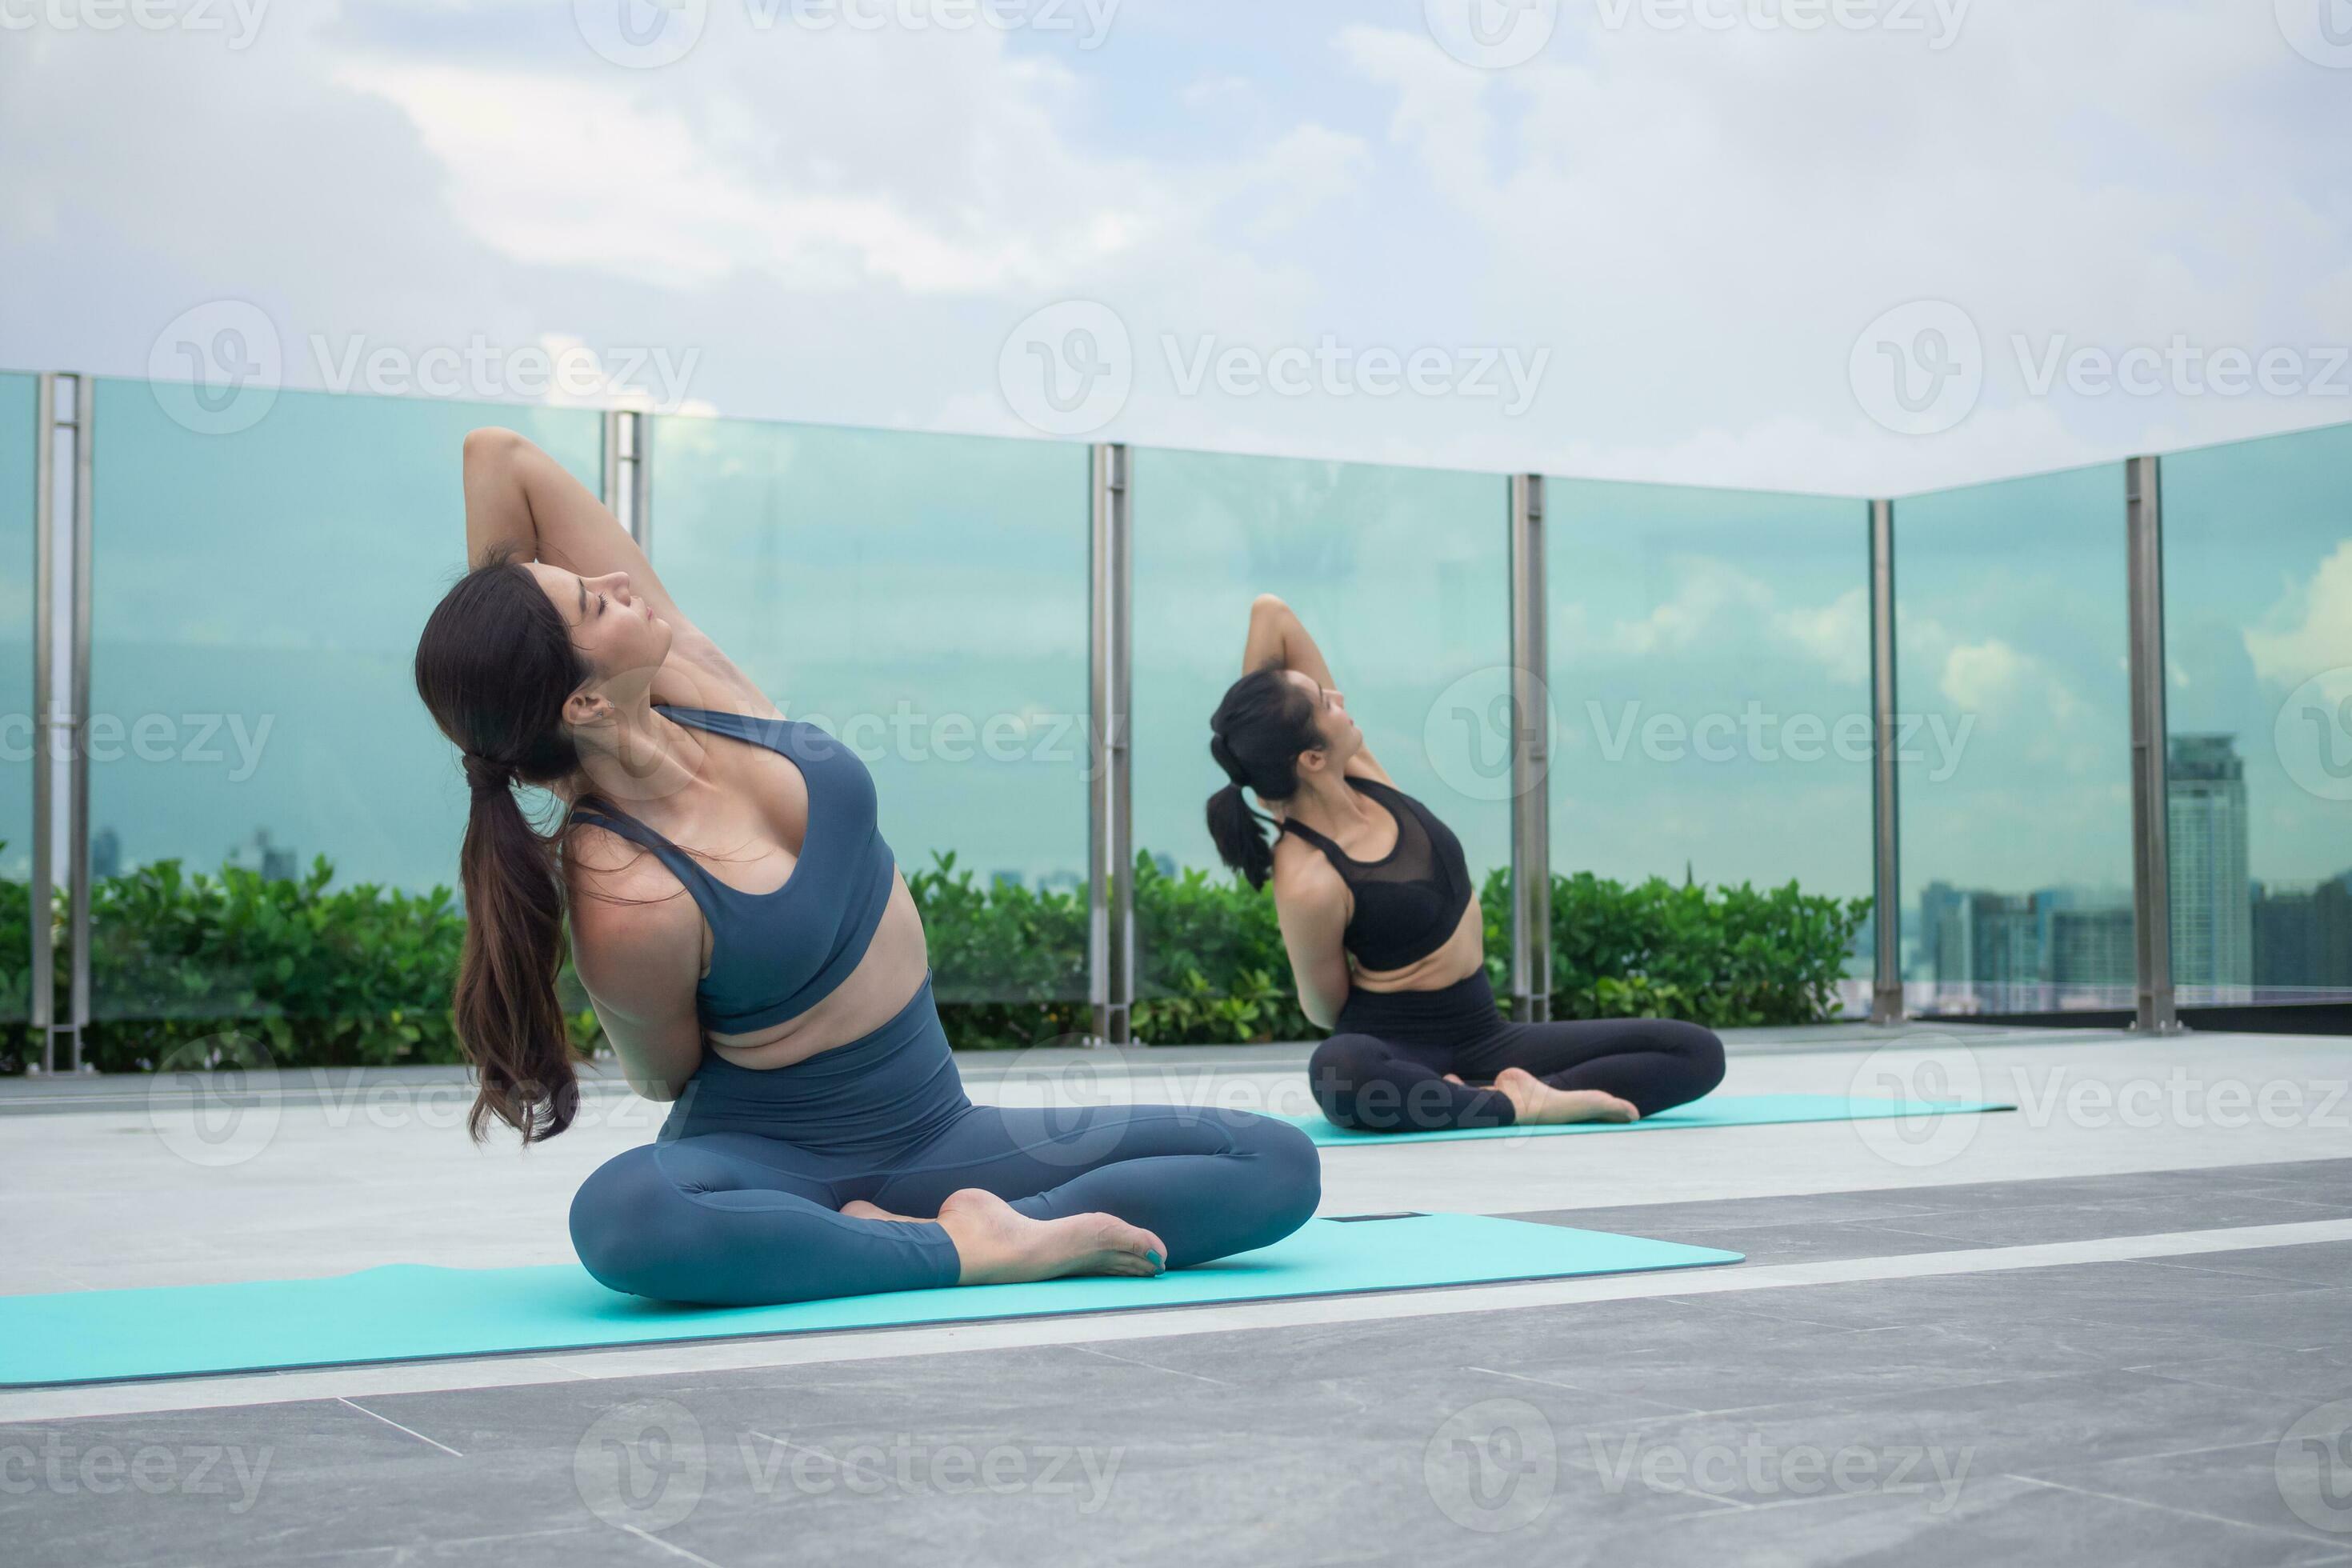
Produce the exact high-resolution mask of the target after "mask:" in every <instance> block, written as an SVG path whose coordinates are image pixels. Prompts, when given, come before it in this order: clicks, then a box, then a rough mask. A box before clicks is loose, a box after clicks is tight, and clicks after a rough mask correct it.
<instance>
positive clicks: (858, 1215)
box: [841, 1198, 928, 1225]
mask: <svg viewBox="0 0 2352 1568" xmlns="http://www.w3.org/2000/svg"><path fill="white" fill-rule="evenodd" d="M841 1212H842V1213H844V1214H845V1215H848V1216H849V1217H850V1218H852V1219H890V1220H897V1221H898V1223H899V1224H900V1225H923V1224H926V1223H928V1222H927V1221H925V1220H924V1219H923V1218H922V1217H921V1216H920V1215H911V1214H892V1213H891V1212H890V1211H889V1210H888V1209H886V1208H884V1207H882V1206H881V1205H879V1204H869V1203H867V1202H866V1200H865V1199H864V1198H852V1199H850V1200H849V1201H848V1202H847V1203H845V1204H844V1205H841Z"/></svg>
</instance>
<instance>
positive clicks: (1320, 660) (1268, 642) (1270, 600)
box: [1242, 594, 1395, 784]
mask: <svg viewBox="0 0 2352 1568" xmlns="http://www.w3.org/2000/svg"><path fill="white" fill-rule="evenodd" d="M1268 664H1275V665H1278V666H1280V667H1281V668H1284V669H1295V670H1297V672H1298V673H1299V674H1301V675H1303V676H1305V677H1307V679H1309V680H1311V681H1313V682H1314V683H1315V684H1316V685H1318V686H1319V687H1321V688H1323V689H1325V690H1326V691H1328V690H1331V689H1334V688H1336V687H1337V686H1338V685H1339V682H1338V681H1336V680H1334V679H1332V678H1331V666H1330V664H1329V662H1328V661H1327V660H1326V659H1325V658H1324V657H1323V650H1322V649H1321V648H1320V647H1317V646H1316V644H1315V639H1314V637H1311V636H1309V635H1308V634H1307V627H1306V626H1305V625H1304V624H1302V623H1301V622H1300V620H1299V619H1298V613H1297V611H1295V610H1293V609H1292V608H1291V607H1290V606H1289V605H1286V604H1285V603H1283V602H1282V600H1280V599H1279V598H1277V597H1276V596H1275V595H1272V594H1260V595H1258V596H1257V598H1256V599H1255V601H1253V602H1252V603H1251V605H1250V619H1249V640H1248V641H1246V642H1245V643H1244V644H1243V645H1242V673H1243V674H1244V675H1246V674H1248V673H1249V672H1250V671H1251V670H1254V669H1263V668H1265V667H1266V666H1267V665H1268ZM1348 772H1349V773H1354V774H1356V775H1357V776H1358V777H1360V778H1371V779H1378V780H1379V781H1380V782H1381V783H1382V784H1393V783H1394V782H1395V781H1394V780H1392V779H1391V778H1390V777H1389V774H1388V770H1387V769H1386V768H1383V767H1382V766H1381V764H1380V761H1379V759H1378V758H1376V757H1374V756H1373V755H1372V748H1371V743H1370V740H1369V739H1368V740H1367V741H1366V742H1365V744H1364V749H1363V750H1362V751H1360V752H1357V753H1356V754H1355V755H1354V756H1352V757H1350V758H1349V759H1348Z"/></svg>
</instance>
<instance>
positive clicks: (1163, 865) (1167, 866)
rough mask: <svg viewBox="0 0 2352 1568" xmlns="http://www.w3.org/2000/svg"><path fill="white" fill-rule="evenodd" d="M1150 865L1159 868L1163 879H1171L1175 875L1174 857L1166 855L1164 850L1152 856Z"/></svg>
mask: <svg viewBox="0 0 2352 1568" xmlns="http://www.w3.org/2000/svg"><path fill="white" fill-rule="evenodd" d="M1151 863H1152V864H1153V865H1154V866H1157V867H1159V868H1160V875H1161V876H1163V877H1173V876H1175V875H1176V857H1175V856H1173V855H1171V854H1169V853H1167V852H1166V851H1165V850H1162V851H1161V852H1160V853H1159V854H1156V855H1154V856H1152V858H1151Z"/></svg>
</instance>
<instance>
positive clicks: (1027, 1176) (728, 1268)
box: [572, 981, 1322, 1306]
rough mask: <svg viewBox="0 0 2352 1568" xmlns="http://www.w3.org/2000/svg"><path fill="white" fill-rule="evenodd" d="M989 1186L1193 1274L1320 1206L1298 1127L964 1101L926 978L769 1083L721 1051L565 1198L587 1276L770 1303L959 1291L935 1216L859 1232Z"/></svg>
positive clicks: (644, 1288) (1141, 1109)
mask: <svg viewBox="0 0 2352 1568" xmlns="http://www.w3.org/2000/svg"><path fill="white" fill-rule="evenodd" d="M964 1187H979V1188H982V1189H983V1190H985V1191H987V1192H991V1193H994V1194H996V1195H997V1196H999V1197H1001V1198H1004V1199H1006V1200H1008V1201H1009V1202H1010V1203H1011V1204H1012V1205H1013V1208H1014V1209H1015V1210H1016V1211H1017V1212H1019V1213H1021V1214H1024V1215H1028V1216H1030V1217H1031V1218H1033V1219H1061V1218H1066V1217H1067V1216H1069V1215H1080V1214H1088V1213H1095V1212H1101V1213H1105V1214H1111V1215H1118V1217H1119V1218H1120V1219H1123V1220H1126V1221H1127V1222H1128V1223H1129V1224H1130V1225H1138V1226H1143V1227H1144V1228H1145V1229H1147V1230H1150V1231H1151V1232H1152V1233H1153V1234H1155V1235H1157V1236H1158V1237H1160V1240H1161V1241H1162V1242H1164V1243H1165V1244H1166V1245H1167V1248H1168V1258H1167V1264H1168V1267H1169V1268H1184V1267H1185V1266H1187V1265H1189V1264H1194V1263H1204V1262H1207V1261H1208V1260H1209V1259H1211V1258H1224V1257H1227V1256H1230V1255H1231V1254H1234V1253H1237V1252H1248V1251H1252V1250H1254V1249H1255V1248H1257V1247H1267V1246H1271V1245H1272V1244H1273V1243H1275V1242H1276V1241H1279V1240H1281V1239H1282V1238H1283V1237H1286V1236H1287V1235H1289V1234H1290V1233H1291V1232H1292V1231H1294V1230H1296V1229H1297V1228H1298V1227H1299V1226H1302V1225H1304V1224H1305V1223H1306V1222H1307V1218H1308V1216H1310V1215H1313V1214H1314V1212H1315V1205H1316V1204H1317V1203H1318V1201H1319V1200H1320V1198H1321V1196H1322V1173H1321V1167H1320V1165H1319V1164H1318V1159H1317V1155H1316V1151H1315V1146H1314V1144H1313V1143H1312V1142H1309V1141H1308V1139H1307V1134H1306V1133H1304V1132H1302V1131H1299V1130H1298V1129H1297V1128H1296V1127H1294V1126H1292V1125H1290V1124H1289V1123H1288V1122H1285V1121H1274V1120H1272V1119H1270V1118H1267V1117H1263V1116H1256V1115H1253V1114H1250V1113H1249V1112H1246V1111H1235V1110H1200V1109H1192V1108H1187V1107H1180V1106H1166V1105H1108V1106H1101V1105H1097V1106H1086V1107H1081V1108H1076V1109H1059V1110H1057V1109H1051V1108H1045V1109H1039V1108H1024V1109H1007V1108H1002V1107H997V1106H983V1105H974V1104H972V1103H971V1101H970V1100H967V1099H966V1098H965V1097H964V1093H963V1086H962V1083H961V1079H959V1078H958V1076H957V1074H956V1070H955V1062H954V1059H953V1058H952V1057H951V1056H950V1054H949V1050H948V1044H947V1037H946V1035H945V1033H944V1031H942V1030H941V1028H940V1022H939V1014H938V1010H937V1008H936V1007H935V1006H934V1005H932V1000H931V994H930V985H929V982H928V981H926V982H925V984H924V985H923V988H922V990H921V991H919V993H918V994H916V996H915V998H914V1000H913V1001H912V1002H910V1003H908V1006H907V1010H906V1011H905V1012H902V1013H901V1014H900V1015H899V1016H898V1017H897V1018H895V1019H893V1020H892V1021H891V1022H890V1023H889V1024H887V1025H885V1026H883V1027H882V1028H881V1029H879V1030H877V1031H876V1032H875V1033H874V1034H872V1035H869V1036H867V1037H866V1038H865V1039H862V1040H858V1041H856V1042H854V1043H853V1044H850V1045H847V1046H843V1047H838V1048H836V1049H834V1050H829V1051H824V1052H822V1053H820V1054H818V1055H817V1056H814V1057H812V1058H808V1059H807V1060H806V1061H803V1062H799V1063H795V1064H794V1065H793V1066H792V1067H788V1068H774V1069H772V1070H768V1071H758V1070H754V1069H751V1068H740V1067H736V1066H734V1065H732V1064H730V1063H728V1062H724V1061H720V1060H719V1059H718V1058H716V1057H710V1058H706V1059H705V1061H704V1063H703V1065H702V1067H701V1068H700V1069H699V1070H698V1071H697V1072H696V1074H695V1076H694V1079H692V1081H691V1082H689V1083H688V1087H687V1093H686V1094H685V1095H684V1096H682V1097H681V1098H680V1100H679V1101H678V1103H677V1106H676V1107H674V1108H673V1109H672V1110H671V1113H670V1116H669V1119H668V1121H667V1123H666V1124H665V1125H664V1127H663V1129H662V1132H661V1135H660V1137H659V1138H657V1139H656V1141H655V1142H652V1143H649V1144H646V1145H644V1146H642V1147H640V1148H635V1149H631V1150H629V1151H628V1152H625V1153H623V1154H620V1155H617V1156H615V1157H614V1158H613V1159H612V1160H609V1161H607V1162H606V1163H604V1165H602V1166H600V1167H598V1169H597V1170H596V1171H595V1172H594V1173H593V1174H591V1175H590V1176H589V1178H588V1180H587V1181H586V1183H584V1184H583V1185H582V1186H581V1189H580V1192H579V1194H578V1195H576V1196H575V1197H574V1198H573V1199H572V1245H573V1247H575V1248H576V1249H577V1250H578V1252H579V1254H580V1260H581V1262H582V1263H583V1264H584V1265H586V1267H587V1268H588V1271H589V1273H591V1274H593V1275H594V1276H595V1277H596V1279H599V1280H601V1281H602V1282H604V1284H605V1285H607V1286H610V1287H611V1288H612V1289H615V1290H621V1291H625V1292H627V1293H629V1294H631V1295H635V1296H646V1297H651V1298H654V1299H656V1300H665V1301H684V1302H694V1303H699V1304H704V1305H709V1306H758V1305H765V1304H768V1303H772V1302H779V1301H805V1300H813V1299H814V1298H818V1297H826V1296H856V1295H864V1294H866V1293H868V1292H872V1291H877V1290H910V1289H922V1288H926V1287H929V1286H937V1285H952V1284H954V1283H955V1282H956V1278H957V1274H958V1271H959V1269H960V1268H961V1263H960V1260H959V1259H958V1258H957V1256H956V1250H955V1244H954V1243H953V1242H952V1241H950V1239H949V1237H948V1235H947V1232H946V1231H945V1230H944V1229H942V1228H941V1227H940V1226H939V1224H938V1223H937V1222H936V1221H933V1220H929V1219H925V1220H923V1221H922V1222H921V1223H918V1224H904V1223H900V1222H898V1221H895V1220H878V1219H856V1218H852V1217H850V1216H848V1215H843V1214H842V1213H840V1212H839V1211H840V1208H841V1205H844V1204H845V1203H848V1202H851V1201H852V1200H854V1199H864V1200H865V1201H866V1202H868V1203H871V1204H875V1205H879V1206H880V1207H882V1208H885V1209H888V1210H890V1211H892V1212H893V1213H897V1214H908V1215H936V1214H938V1213H939V1210H940V1202H941V1200H942V1199H944V1198H946V1197H947V1195H948V1194H950V1193H952V1192H955V1191H957V1190H959V1189H961V1188H964Z"/></svg>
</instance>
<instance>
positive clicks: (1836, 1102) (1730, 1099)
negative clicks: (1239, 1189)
mask: <svg viewBox="0 0 2352 1568" xmlns="http://www.w3.org/2000/svg"><path fill="white" fill-rule="evenodd" d="M2016 1109H2017V1107H2015V1106H2013V1105H1990V1104H1978V1103H1976V1102H1974V1101H1954V1102H1952V1103H1950V1104H1945V1103H1942V1102H1940V1101H1939V1102H1935V1103H1930V1102H1928V1101H1926V1100H1872V1099H1865V1098H1862V1097H1859V1096H1848V1095H1843V1094H1717V1095H1709V1096H1708V1097H1707V1098H1706V1099H1705V1100H1693V1101H1692V1102H1691V1103H1690V1104H1688V1105H1678V1106H1676V1107H1675V1109H1674V1110H1662V1111H1660V1112H1658V1114H1657V1115H1655V1116H1645V1117H1643V1119H1642V1120H1641V1121H1579V1122H1572V1123H1570V1125H1568V1126H1566V1127H1477V1128H1457V1129H1452V1130H1449V1131H1444V1132H1353V1131H1349V1130H1348V1129H1347V1128H1344V1127H1334V1126H1333V1125H1332V1124H1331V1123H1330V1122H1328V1121H1325V1120H1323V1118H1322V1116H1321V1115H1320V1114H1319V1113H1318V1114H1316V1115H1310V1116H1292V1117H1287V1118H1285V1120H1286V1121H1293V1122H1296V1123H1297V1125H1299V1126H1301V1127H1303V1128H1305V1129H1306V1130H1307V1136H1309V1137H1311V1138H1313V1139H1314V1140H1315V1142H1318V1143H1320V1144H1322V1145H1324V1146H1325V1147H1327V1148H1329V1147H1336V1146H1339V1145H1342V1144H1357V1143H1435V1142H1444V1141H1448V1140H1452V1139H1456V1138H1543V1137H1549V1136H1551V1135H1553V1134H1555V1133H1564V1132H1663V1131H1667V1130H1669V1129H1671V1128H1675V1127H1765V1126H1769V1125H1771V1124H1773V1123H1775V1122H1788V1121H1884V1120H1886V1119H1888V1118H1890V1117H1898V1116H1929V1115H1937V1114H1941V1115H1946V1116H1966V1115H1973V1114H1975V1113H1977V1112H1979V1111H1987V1110H2016Z"/></svg>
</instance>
